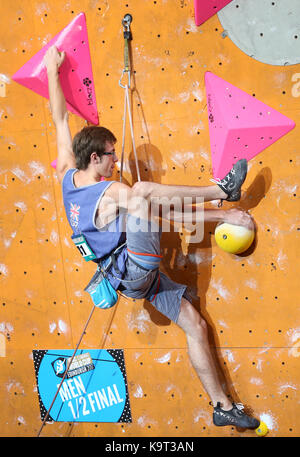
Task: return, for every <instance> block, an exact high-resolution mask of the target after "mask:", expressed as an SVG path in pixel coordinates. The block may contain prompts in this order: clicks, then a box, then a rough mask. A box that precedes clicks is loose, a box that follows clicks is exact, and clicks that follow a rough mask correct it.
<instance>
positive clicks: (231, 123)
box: [205, 72, 295, 179]
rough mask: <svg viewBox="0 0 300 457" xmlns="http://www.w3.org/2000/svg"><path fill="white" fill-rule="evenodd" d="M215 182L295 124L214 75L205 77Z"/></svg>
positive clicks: (206, 74)
mask: <svg viewBox="0 0 300 457" xmlns="http://www.w3.org/2000/svg"><path fill="white" fill-rule="evenodd" d="M205 86H206V96H207V110H208V120H209V136H210V146H211V159H212V170H213V176H214V178H220V179H222V178H224V176H225V175H226V174H227V173H228V171H229V170H230V169H231V168H232V165H233V164H234V163H236V162H237V161H238V160H239V159H247V160H248V161H249V160H250V159H252V158H253V157H255V156H256V155H257V154H259V153H260V152H261V151H263V150H264V149H266V148H267V147H268V146H270V145H271V144H273V143H275V141H277V140H278V139H279V138H281V137H282V136H283V135H285V134H286V133H288V132H289V131H290V130H292V129H293V128H294V127H295V122H294V121H293V120H291V119H289V118H288V117H286V116H284V115H283V114H281V113H279V112H278V111H276V110H274V109H273V108H270V107H269V106H268V105H266V104H265V103H263V102H261V101H259V100H257V99H256V98H254V97H253V96H251V95H249V94H247V93H246V92H244V91H242V90H241V89H238V88H237V87H235V86H233V85H232V84H230V83H228V82H227V81H225V80H224V79H222V78H220V77H219V76H216V75H214V74H213V73H211V72H206V73H205Z"/></svg>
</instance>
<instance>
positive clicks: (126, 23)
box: [119, 14, 141, 181]
mask: <svg viewBox="0 0 300 457" xmlns="http://www.w3.org/2000/svg"><path fill="white" fill-rule="evenodd" d="M131 22H132V16H131V14H126V15H125V16H124V18H123V19H122V25H123V36H124V69H123V72H122V75H121V78H120V80H119V85H120V86H121V87H122V89H124V91H125V96H124V115H123V137H122V154H121V170H120V181H122V178H123V165H124V148H125V134H126V115H127V110H128V118H129V124H130V132H131V141H132V147H133V152H134V157H135V165H136V171H137V178H138V181H140V180H141V177H140V170H139V164H138V159H137V152H136V147H135V141H134V132H133V123H132V113H131V106H130V98H129V89H130V88H131V67H130V58H129V41H130V40H132V34H131V31H130V24H131ZM125 75H126V76H127V84H125V85H124V84H122V79H123V78H124V76H125Z"/></svg>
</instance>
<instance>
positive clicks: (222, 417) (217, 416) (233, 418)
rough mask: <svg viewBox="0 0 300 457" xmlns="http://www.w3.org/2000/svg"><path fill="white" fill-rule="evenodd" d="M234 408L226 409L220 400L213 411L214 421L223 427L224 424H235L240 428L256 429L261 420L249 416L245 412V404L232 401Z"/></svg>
mask: <svg viewBox="0 0 300 457" xmlns="http://www.w3.org/2000/svg"><path fill="white" fill-rule="evenodd" d="M232 406H233V408H232V409H230V410H229V411H224V410H223V409H222V408H221V404H220V403H219V402H218V403H217V406H216V407H215V408H214V412H213V423H214V424H215V425H216V426H218V427H222V426H224V425H234V426H236V427H240V428H251V429H255V428H257V427H258V426H259V424H260V422H259V420H257V419H255V418H254V417H251V416H247V414H245V413H244V412H243V409H244V406H243V405H241V404H240V403H232Z"/></svg>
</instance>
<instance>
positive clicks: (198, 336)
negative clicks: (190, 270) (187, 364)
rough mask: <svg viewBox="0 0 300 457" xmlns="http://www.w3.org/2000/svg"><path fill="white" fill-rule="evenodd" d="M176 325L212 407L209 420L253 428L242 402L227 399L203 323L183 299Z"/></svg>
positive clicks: (252, 421)
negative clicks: (183, 333)
mask: <svg viewBox="0 0 300 457" xmlns="http://www.w3.org/2000/svg"><path fill="white" fill-rule="evenodd" d="M177 324H178V325H179V327H181V328H182V330H183V331H184V332H185V334H186V337H187V343H188V351H189V356H190V359H191V362H192V365H193V367H194V368H195V370H196V373H197V374H198V376H199V378H200V380H201V382H202V384H203V387H204V389H205V390H206V392H207V394H208V395H209V397H210V399H211V401H212V404H213V406H214V410H213V423H214V424H215V425H216V426H225V425H235V426H236V427H241V428H250V429H255V428H257V427H258V426H259V420H257V419H255V418H254V417H251V416H248V415H247V414H245V413H244V411H243V409H244V407H243V405H241V404H235V403H231V401H230V400H229V399H228V398H227V396H226V394H225V392H224V390H223V388H222V386H221V383H220V381H219V378H218V374H217V370H216V365H215V363H214V360H213V357H212V353H211V350H210V347H209V344H208V338H207V324H206V322H205V321H204V320H203V319H202V318H201V316H200V314H199V313H198V312H197V311H196V310H195V309H194V308H193V306H192V304H191V303H190V302H189V301H188V300H186V299H185V298H183V299H182V301H181V310H180V313H179V316H178V320H177Z"/></svg>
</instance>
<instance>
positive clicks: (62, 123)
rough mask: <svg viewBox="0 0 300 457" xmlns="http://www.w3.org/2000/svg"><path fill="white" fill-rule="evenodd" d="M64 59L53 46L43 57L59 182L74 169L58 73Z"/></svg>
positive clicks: (66, 115)
mask: <svg viewBox="0 0 300 457" xmlns="http://www.w3.org/2000/svg"><path fill="white" fill-rule="evenodd" d="M64 58H65V53H64V52H62V53H59V52H58V50H57V48H56V47H55V46H52V47H50V48H49V49H48V51H47V52H46V54H45V57H44V63H45V65H46V67H47V74H48V86H49V101H50V108H51V113H52V119H53V123H54V125H55V128H56V142H57V150H58V157H57V165H56V173H57V177H58V180H59V182H61V181H62V179H63V177H64V174H65V172H66V171H67V170H68V169H69V168H75V167H76V165H75V157H74V153H73V151H72V137H71V133H70V128H69V124H68V119H69V115H68V111H67V107H66V101H65V97H64V94H63V91H62V88H61V84H60V80H59V73H58V72H59V67H60V66H61V64H62V63H63V61H64Z"/></svg>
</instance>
